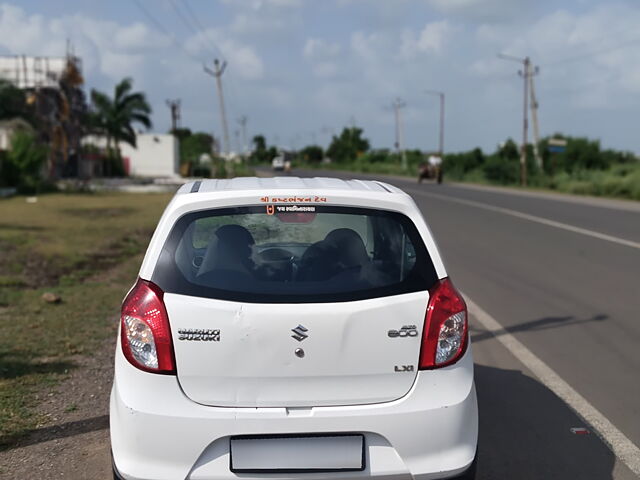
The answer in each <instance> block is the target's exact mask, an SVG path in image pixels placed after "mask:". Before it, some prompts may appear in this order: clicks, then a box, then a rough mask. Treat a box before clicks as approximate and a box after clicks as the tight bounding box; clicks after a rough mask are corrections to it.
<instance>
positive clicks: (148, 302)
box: [120, 279, 176, 375]
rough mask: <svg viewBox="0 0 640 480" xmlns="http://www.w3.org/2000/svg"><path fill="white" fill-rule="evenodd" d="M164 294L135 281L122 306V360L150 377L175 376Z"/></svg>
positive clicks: (146, 282)
mask: <svg viewBox="0 0 640 480" xmlns="http://www.w3.org/2000/svg"><path fill="white" fill-rule="evenodd" d="M162 297H163V292H162V290H161V289H160V288H159V287H158V286H157V285H154V284H153V283H151V282H148V281H146V280H142V279H138V281H137V283H136V284H135V286H134V287H133V288H132V289H131V291H130V292H129V294H128V295H127V297H126V298H125V299H124V302H123V303H122V314H121V315H120V322H121V325H120V338H121V343H122V351H123V353H124V356H125V357H126V358H127V360H129V363H131V364H132V365H133V366H134V367H137V368H139V369H140V370H144V371H146V372H151V373H164V374H169V375H170V374H175V373H176V362H175V356H174V354H173V343H172V341H171V329H170V327H169V316H168V315H167V310H166V308H165V306H164V302H163V300H162Z"/></svg>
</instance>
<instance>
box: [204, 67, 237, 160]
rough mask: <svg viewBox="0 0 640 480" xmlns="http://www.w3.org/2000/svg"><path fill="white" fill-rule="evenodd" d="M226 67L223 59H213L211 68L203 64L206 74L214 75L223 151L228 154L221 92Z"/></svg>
mask: <svg viewBox="0 0 640 480" xmlns="http://www.w3.org/2000/svg"><path fill="white" fill-rule="evenodd" d="M226 68H227V62H226V61H223V62H222V63H220V61H219V60H218V59H217V58H216V59H215V60H214V61H213V70H212V69H210V68H209V67H207V66H206V65H204V71H205V72H206V73H207V74H209V75H211V76H212V77H215V79H216V86H217V88H218V102H219V103H220V121H221V123H222V139H223V142H224V151H225V153H226V154H227V155H228V154H229V153H230V152H231V145H230V141H229V126H228V125H227V114H226V112H225V109H224V94H223V92H222V74H223V73H224V71H225V69H226Z"/></svg>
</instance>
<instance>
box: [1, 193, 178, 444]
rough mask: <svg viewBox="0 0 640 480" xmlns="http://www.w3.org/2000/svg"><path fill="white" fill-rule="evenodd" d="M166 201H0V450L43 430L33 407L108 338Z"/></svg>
mask: <svg viewBox="0 0 640 480" xmlns="http://www.w3.org/2000/svg"><path fill="white" fill-rule="evenodd" d="M170 197H171V195H170V194H145V195H141V194H119V193H110V194H84V195H80V194H72V195H67V194H50V195H42V196H40V197H38V201H37V202H36V203H29V202H27V201H26V198H25V197H14V198H10V199H5V200H0V450H2V449H4V448H6V447H7V446H8V445H10V444H12V443H13V442H15V441H16V440H18V439H19V438H20V437H21V436H23V435H24V434H25V433H26V432H28V431H29V430H31V429H33V428H36V427H37V426H38V425H41V424H44V423H46V420H47V419H45V418H40V417H39V416H38V414H36V411H37V409H36V407H37V404H38V402H39V400H40V399H42V398H45V397H46V396H47V394H48V393H47V392H48V390H49V389H50V387H51V386H53V385H55V384H57V383H58V382H60V381H61V380H63V379H64V378H66V376H67V375H68V374H69V372H70V371H71V370H72V369H74V368H77V367H80V366H82V364H83V358H86V356H89V355H92V352H93V351H94V350H95V349H96V348H98V347H99V346H100V345H101V344H103V341H104V340H105V339H106V338H107V337H109V336H112V335H115V332H116V329H117V318H118V306H119V304H120V302H121V300H122V298H123V297H124V295H125V293H126V291H127V290H128V288H129V287H130V286H131V284H132V282H133V281H134V279H135V276H136V272H137V270H138V268H139V266H140V261H141V259H142V253H143V252H144V250H145V248H146V246H147V243H148V241H149V238H150V236H151V234H152V231H153V228H154V227H155V225H156V222H157V220H158V218H159V216H160V214H161V212H162V210H163V208H164V206H165V205H166V203H167V202H168V201H169V199H170ZM69 408H72V406H69Z"/></svg>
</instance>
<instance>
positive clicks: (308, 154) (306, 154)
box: [300, 145, 324, 163]
mask: <svg viewBox="0 0 640 480" xmlns="http://www.w3.org/2000/svg"><path fill="white" fill-rule="evenodd" d="M300 156H301V157H302V159H303V160H304V161H305V162H310V163H320V162H322V159H323V158H324V150H323V149H322V147H321V146H319V145H309V146H307V147H304V148H303V149H302V150H300Z"/></svg>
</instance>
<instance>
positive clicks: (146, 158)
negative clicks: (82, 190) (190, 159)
mask: <svg viewBox="0 0 640 480" xmlns="http://www.w3.org/2000/svg"><path fill="white" fill-rule="evenodd" d="M82 143H83V145H92V146H94V147H97V148H99V149H105V148H106V146H107V141H106V139H105V138H104V137H99V136H95V135H90V136H87V137H85V138H84V139H83V140H82ZM118 146H119V148H120V154H121V156H122V160H123V163H124V170H125V173H127V174H128V175H131V176H135V177H176V176H178V175H179V168H180V153H179V149H178V148H179V145H178V139H177V138H176V137H175V136H173V135H171V134H166V133H138V134H137V135H136V148H133V147H132V146H131V145H129V144H127V143H124V142H120V144H119V145H118ZM87 157H88V158H91V157H90V156H87ZM93 163H95V161H94V162H93ZM87 168H88V169H90V170H91V172H92V175H87V173H88V172H87ZM81 170H82V172H83V173H84V175H83V176H99V175H103V174H104V173H105V172H101V171H100V170H99V167H98V169H96V165H93V166H91V165H88V166H84V168H82V169H81Z"/></svg>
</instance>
